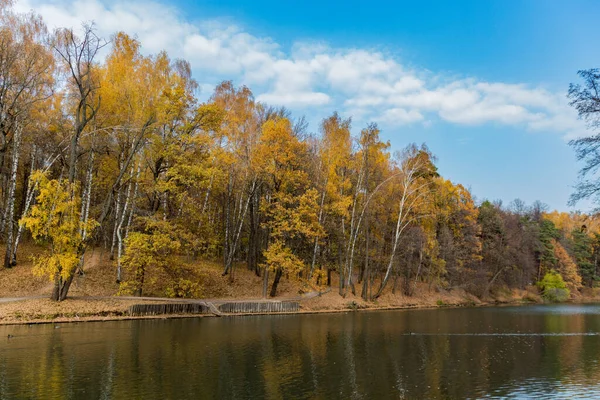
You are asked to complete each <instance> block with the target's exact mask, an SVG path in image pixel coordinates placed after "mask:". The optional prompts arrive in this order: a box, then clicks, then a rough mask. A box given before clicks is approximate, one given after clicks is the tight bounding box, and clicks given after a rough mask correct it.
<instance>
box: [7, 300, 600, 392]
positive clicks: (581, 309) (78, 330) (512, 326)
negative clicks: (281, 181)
mask: <svg viewBox="0 0 600 400" xmlns="http://www.w3.org/2000/svg"><path fill="white" fill-rule="evenodd" d="M9 334H10V335H12V336H13V337H11V338H9V337H8V335H9ZM599 334H600V305H533V306H522V307H489V308H488V307H482V308H457V309H450V308H449V309H432V310H402V311H383V312H375V311H372V312H349V313H342V314H317V315H276V316H256V317H224V318H186V319H170V320H136V321H118V322H94V323H78V324H56V325H52V324H48V325H36V326H0V399H281V398H288V399H402V398H406V399H464V398H490V399H491V398H508V399H529V398H531V399H540V398H544V399H546V398H556V399H565V398H582V399H596V398H600V365H599V359H600V336H599Z"/></svg>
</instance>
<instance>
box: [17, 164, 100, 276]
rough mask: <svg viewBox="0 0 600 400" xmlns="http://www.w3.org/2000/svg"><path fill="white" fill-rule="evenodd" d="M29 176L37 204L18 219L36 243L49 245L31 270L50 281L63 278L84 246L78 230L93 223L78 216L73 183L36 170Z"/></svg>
mask: <svg viewBox="0 0 600 400" xmlns="http://www.w3.org/2000/svg"><path fill="white" fill-rule="evenodd" d="M31 179H32V181H33V182H37V184H38V187H39V194H38V196H37V203H36V204H35V205H34V206H33V207H32V208H31V211H30V213H29V214H28V215H27V216H25V217H23V218H22V219H21V221H20V223H21V224H23V225H24V226H25V227H26V228H27V229H29V230H30V231H31V235H32V237H33V239H34V240H35V241H37V242H38V243H44V244H48V245H49V249H48V250H47V251H45V252H44V253H43V254H41V255H40V256H38V257H35V258H34V273H35V274H36V275H38V276H47V277H48V278H49V279H51V280H54V279H55V278H56V277H60V278H62V279H63V280H67V279H68V278H69V277H70V276H71V275H72V274H73V273H74V272H75V269H76V267H77V264H78V263H79V257H80V255H81V254H80V251H81V249H82V247H83V245H84V243H83V239H82V232H83V231H84V229H85V230H88V231H89V230H91V229H93V228H94V227H95V226H96V222H95V221H94V220H93V219H88V221H87V223H84V222H83V221H81V218H80V209H81V204H80V198H79V196H78V195H77V191H78V187H77V185H76V184H69V182H68V181H66V180H58V179H52V180H50V179H48V177H47V176H46V174H45V173H43V172H40V171H36V172H35V173H34V174H33V175H32V176H31Z"/></svg>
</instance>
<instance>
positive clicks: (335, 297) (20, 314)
mask: <svg viewBox="0 0 600 400" xmlns="http://www.w3.org/2000/svg"><path fill="white" fill-rule="evenodd" d="M39 252H40V249H39V248H38V247H36V246H32V245H30V244H24V245H23V246H21V249H20V252H19V265H17V266H16V267H14V268H12V269H8V270H6V269H0V297H25V296H48V295H49V294H50V292H51V290H52V283H51V282H49V281H48V280H47V279H46V278H38V277H35V276H34V275H33V271H32V263H31V260H30V257H31V256H32V255H35V254H39ZM180 264H181V266H180V267H179V268H178V269H175V270H176V271H177V272H176V273H177V274H180V275H181V276H183V277H185V279H188V280H190V281H193V282H197V283H199V285H200V291H199V292H200V295H199V297H202V298H206V299H237V300H239V299H256V298H260V297H262V287H263V278H262V277H258V276H256V274H254V272H252V271H249V270H248V269H246V268H245V266H244V265H243V264H239V265H236V268H235V269H234V273H233V276H231V275H227V276H222V264H221V263H220V262H218V261H209V260H200V261H186V260H183V259H182V260H181V262H180ZM84 271H85V273H84V275H77V276H76V277H75V279H74V282H73V285H72V287H71V291H70V296H71V298H69V299H67V300H66V301H64V302H61V303H55V302H52V301H50V300H46V299H31V300H27V301H20V302H13V303H0V323H15V322H24V321H27V322H30V321H46V322H47V321H65V320H84V319H98V318H100V319H115V318H125V316H124V313H125V312H126V310H127V308H128V307H129V306H130V305H132V304H139V303H144V302H145V301H143V300H129V299H123V298H119V297H118V296H117V294H118V293H119V285H118V284H117V283H116V267H115V262H114V261H111V260H110V259H109V254H108V252H107V251H105V250H103V249H102V248H96V249H93V250H91V251H89V252H88V253H87V254H86V259H85V264H84ZM271 275H273V274H271ZM173 278H174V275H173V274H172V273H171V274H167V273H165V272H161V273H156V272H153V273H152V274H149V276H148V279H147V282H146V285H145V289H144V296H155V297H165V296H166V288H167V287H168V285H169V282H171V281H172V280H173ZM272 279H273V277H272V276H271V280H270V282H269V285H270V284H271V283H272ZM377 285H378V282H375V286H374V289H375V288H376V287H377ZM331 286H332V288H331V291H330V292H328V293H325V294H323V295H322V296H319V297H316V298H313V299H311V300H305V301H303V302H302V305H301V307H302V311H305V312H315V311H324V310H329V311H338V310H339V311H341V310H355V309H375V308H384V309H385V308H418V307H440V306H444V307H445V306H464V305H470V306H475V305H482V304H490V303H525V302H541V298H540V296H539V294H538V293H537V289H536V288H535V287H532V288H528V289H527V290H508V289H502V288H501V289H498V290H496V291H495V292H494V293H492V294H491V296H490V298H489V299H486V300H485V301H481V300H479V299H478V298H476V297H474V296H473V295H470V294H468V293H466V292H465V291H464V290H462V289H454V290H443V289H437V288H431V287H430V286H429V285H427V284H424V283H420V284H418V285H417V286H416V288H415V293H414V294H413V296H404V295H403V294H402V293H401V290H400V288H398V290H397V291H396V293H392V289H391V286H392V285H391V284H390V285H389V287H388V288H387V289H386V290H385V291H384V293H383V294H382V296H380V297H379V298H378V299H377V300H375V301H372V302H366V301H364V300H363V299H362V298H361V297H360V290H361V287H360V285H357V286H356V290H357V293H356V295H353V294H352V293H351V292H350V291H349V292H348V293H347V294H346V296H345V297H342V296H340V295H339V294H338V289H337V288H338V279H337V275H335V274H333V276H332V285H331ZM269 289H270V286H269ZM307 290H309V289H307V288H306V287H303V285H301V284H300V283H299V282H297V281H294V280H290V279H287V278H286V277H285V276H284V277H283V278H282V279H281V281H280V284H279V288H278V297H279V298H286V297H298V296H299V294H301V293H302V292H305V291H307ZM592 295H593V296H592ZM590 296H592V297H593V298H598V297H600V292H598V290H596V291H592V290H591V289H590V293H586V292H584V293H583V297H582V299H580V300H579V301H585V299H587V298H591V297H590ZM84 297H86V298H85V299H84ZM90 297H109V298H104V299H98V298H96V299H94V298H90Z"/></svg>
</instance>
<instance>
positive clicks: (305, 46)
mask: <svg viewBox="0 0 600 400" xmlns="http://www.w3.org/2000/svg"><path fill="white" fill-rule="evenodd" d="M16 7H17V9H19V10H21V11H27V10H29V9H34V10H35V11H36V12H38V13H39V14H41V15H42V16H43V17H44V19H45V20H46V22H47V23H48V25H49V26H50V27H51V28H54V27H60V26H66V27H77V26H79V25H80V24H81V22H82V21H90V20H94V21H95V23H96V25H97V27H98V30H99V33H100V34H101V35H103V36H104V37H110V35H111V34H113V33H114V32H116V31H118V30H122V31H125V32H127V33H129V34H132V35H135V36H137V37H138V39H139V40H140V41H141V43H142V45H143V50H144V51H145V52H148V53H156V52H158V51H161V50H167V51H168V52H169V55H170V56H171V57H173V58H185V59H187V60H189V61H190V62H191V64H192V68H193V70H194V76H195V77H196V79H198V81H199V82H200V83H201V87H202V88H204V90H207V89H208V88H210V87H214V85H215V84H216V83H218V81H220V80H222V79H233V80H234V81H235V82H236V84H246V85H248V86H250V87H251V88H252V90H253V91H254V92H255V94H256V97H257V99H258V100H260V101H264V102H268V103H272V104H273V105H285V106H288V107H290V108H292V109H296V110H300V111H303V112H307V113H310V114H312V115H314V116H317V118H321V117H324V116H325V115H319V113H323V112H325V111H331V110H333V109H337V110H338V111H340V112H342V113H343V114H347V115H353V116H354V117H355V120H356V119H357V118H358V119H359V120H360V121H370V120H374V121H376V122H381V123H382V124H386V125H389V126H397V125H404V124H411V123H417V122H418V123H422V124H424V125H426V126H428V125H430V124H431V122H432V121H433V120H436V119H440V120H442V121H446V122H447V123H453V124H464V125H481V124H485V123H495V124H501V125H508V126H518V127H523V128H525V129H528V130H531V131H552V132H558V133H561V134H563V135H564V136H566V137H573V136H577V135H580V134H582V133H584V132H585V130H584V126H583V124H582V123H581V121H579V120H577V116H576V114H575V112H574V110H572V109H571V108H570V107H569V106H568V104H566V100H565V97H564V94H563V93H553V92H549V91H547V90H545V89H543V88H540V87H531V86H528V85H524V84H507V83H502V82H485V81H482V80H477V79H472V78H471V79H456V78H454V79H448V78H446V77H444V76H441V75H436V74H433V73H431V72H428V71H426V70H425V69H424V68H423V69H421V70H419V69H416V68H407V67H406V66H404V65H403V64H402V63H401V62H400V61H399V60H398V59H396V58H395V57H393V56H392V55H389V54H384V53H383V52H380V51H374V50H372V49H358V48H350V49H343V48H331V47H329V46H327V45H325V44H323V43H295V44H294V45H293V46H292V47H291V48H290V49H283V48H282V47H281V46H280V45H279V44H278V43H276V42H275V41H273V40H272V39H270V38H267V37H258V36H255V35H252V34H251V33H248V32H246V31H245V30H243V29H242V28H240V27H239V26H235V25H232V24H227V23H223V22H222V21H217V20H204V21H192V20H191V19H186V18H185V17H184V16H183V13H182V10H177V9H175V8H173V7H169V6H166V5H164V4H161V3H157V2H152V1H150V2H141V1H133V2H130V1H124V0H123V1H121V0H116V1H115V0H107V1H104V0H21V1H20V2H18V3H17V5H16ZM325 105H326V106H327V107H326V109H324V108H323V106H325Z"/></svg>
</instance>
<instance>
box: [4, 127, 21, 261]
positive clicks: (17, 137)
mask: <svg viewBox="0 0 600 400" xmlns="http://www.w3.org/2000/svg"><path fill="white" fill-rule="evenodd" d="M21 133H22V128H21V125H20V124H18V125H17V127H16V129H15V134H14V138H13V158H12V165H11V169H10V180H9V189H8V197H7V199H6V211H5V213H4V215H5V218H4V219H5V221H6V252H5V253H4V267H5V268H10V267H12V265H13V264H12V254H13V251H12V249H13V235H14V231H15V229H14V212H15V191H16V187H17V167H18V166H19V153H20V151H21Z"/></svg>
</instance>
